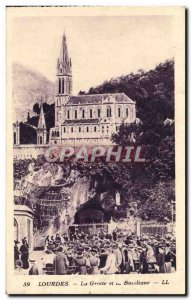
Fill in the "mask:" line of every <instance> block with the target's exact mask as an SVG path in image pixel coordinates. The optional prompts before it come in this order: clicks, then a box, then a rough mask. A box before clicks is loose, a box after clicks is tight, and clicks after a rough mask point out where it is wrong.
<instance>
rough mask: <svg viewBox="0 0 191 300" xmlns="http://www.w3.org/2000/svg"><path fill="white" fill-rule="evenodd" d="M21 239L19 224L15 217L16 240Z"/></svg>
mask: <svg viewBox="0 0 191 300" xmlns="http://www.w3.org/2000/svg"><path fill="white" fill-rule="evenodd" d="M18 239H19V226H18V222H17V220H16V219H14V240H15V241H18Z"/></svg>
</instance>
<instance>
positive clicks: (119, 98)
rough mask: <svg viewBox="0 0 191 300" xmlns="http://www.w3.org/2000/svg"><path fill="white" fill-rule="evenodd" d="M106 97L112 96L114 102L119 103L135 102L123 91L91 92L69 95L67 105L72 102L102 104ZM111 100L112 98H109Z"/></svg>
mask: <svg viewBox="0 0 191 300" xmlns="http://www.w3.org/2000/svg"><path fill="white" fill-rule="evenodd" d="M108 97H114V98H115V101H116V102H119V103H123V102H124V103H130V104H135V102H134V101H133V100H131V99H130V98H129V97H128V96H127V95H126V94H124V93H114V94H92V95H78V96H71V97H70V99H69V101H68V103H67V105H72V104H74V105H75V104H102V103H103V101H105V100H106V99H107V98H108ZM111 102H112V99H111Z"/></svg>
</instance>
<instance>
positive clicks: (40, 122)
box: [37, 99, 46, 129]
mask: <svg viewBox="0 0 191 300" xmlns="http://www.w3.org/2000/svg"><path fill="white" fill-rule="evenodd" d="M37 128H38V129H42V128H46V122H45V117H44V110H43V101H42V99H41V105H40V115H39V120H38V127H37Z"/></svg>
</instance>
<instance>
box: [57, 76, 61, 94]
mask: <svg viewBox="0 0 191 300" xmlns="http://www.w3.org/2000/svg"><path fill="white" fill-rule="evenodd" d="M58 93H59V94H61V79H60V78H59V80H58Z"/></svg>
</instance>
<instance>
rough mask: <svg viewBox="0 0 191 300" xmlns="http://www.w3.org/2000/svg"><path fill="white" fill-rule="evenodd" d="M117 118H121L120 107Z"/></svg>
mask: <svg viewBox="0 0 191 300" xmlns="http://www.w3.org/2000/svg"><path fill="white" fill-rule="evenodd" d="M118 117H119V118H120V117H121V107H118Z"/></svg>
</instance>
